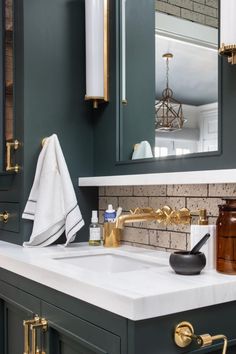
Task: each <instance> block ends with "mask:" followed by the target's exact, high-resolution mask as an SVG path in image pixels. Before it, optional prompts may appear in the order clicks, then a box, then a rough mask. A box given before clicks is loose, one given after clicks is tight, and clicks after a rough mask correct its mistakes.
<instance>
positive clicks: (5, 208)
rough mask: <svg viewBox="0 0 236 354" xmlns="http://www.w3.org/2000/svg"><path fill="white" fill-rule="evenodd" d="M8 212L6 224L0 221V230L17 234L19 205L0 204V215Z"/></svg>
mask: <svg viewBox="0 0 236 354" xmlns="http://www.w3.org/2000/svg"><path fill="white" fill-rule="evenodd" d="M3 212H8V213H9V219H8V221H7V222H6V223H4V222H3V221H0V230H5V231H11V232H19V224H20V206H19V203H6V202H1V203H0V213H3Z"/></svg>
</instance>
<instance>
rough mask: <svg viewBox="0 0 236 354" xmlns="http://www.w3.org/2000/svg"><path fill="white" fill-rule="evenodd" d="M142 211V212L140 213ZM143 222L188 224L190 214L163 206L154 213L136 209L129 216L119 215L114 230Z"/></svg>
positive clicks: (148, 210) (185, 210)
mask: <svg viewBox="0 0 236 354" xmlns="http://www.w3.org/2000/svg"><path fill="white" fill-rule="evenodd" d="M142 211H144V212H142ZM143 221H157V222H158V223H165V224H176V225H179V224H183V225H185V224H190V222H191V214H190V211H189V210H188V209H186V208H182V209H180V210H172V209H171V208H170V207H169V206H164V207H163V208H162V209H157V210H156V211H155V210H154V209H151V208H145V209H140V208H137V209H135V210H134V211H131V213H130V214H126V215H121V216H119V218H118V219H117V221H116V228H117V229H123V228H124V225H125V224H128V223H133V222H143Z"/></svg>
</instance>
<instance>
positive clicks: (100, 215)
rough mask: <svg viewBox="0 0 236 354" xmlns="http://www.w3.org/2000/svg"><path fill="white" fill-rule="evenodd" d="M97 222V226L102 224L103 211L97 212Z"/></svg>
mask: <svg viewBox="0 0 236 354" xmlns="http://www.w3.org/2000/svg"><path fill="white" fill-rule="evenodd" d="M98 222H99V224H103V223H104V210H99V212H98Z"/></svg>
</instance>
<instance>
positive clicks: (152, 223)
mask: <svg viewBox="0 0 236 354" xmlns="http://www.w3.org/2000/svg"><path fill="white" fill-rule="evenodd" d="M142 224H143V227H144V224H145V225H146V228H147V229H152V230H153V229H154V230H166V225H165V224H164V223H161V224H159V223H158V222H157V221H149V222H146V223H144V222H143V223H142Z"/></svg>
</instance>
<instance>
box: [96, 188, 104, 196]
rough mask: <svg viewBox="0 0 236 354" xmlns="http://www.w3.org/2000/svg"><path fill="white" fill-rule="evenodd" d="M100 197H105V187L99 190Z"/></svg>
mask: <svg viewBox="0 0 236 354" xmlns="http://www.w3.org/2000/svg"><path fill="white" fill-rule="evenodd" d="M98 195H99V197H103V196H104V195H105V187H99V188H98Z"/></svg>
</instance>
